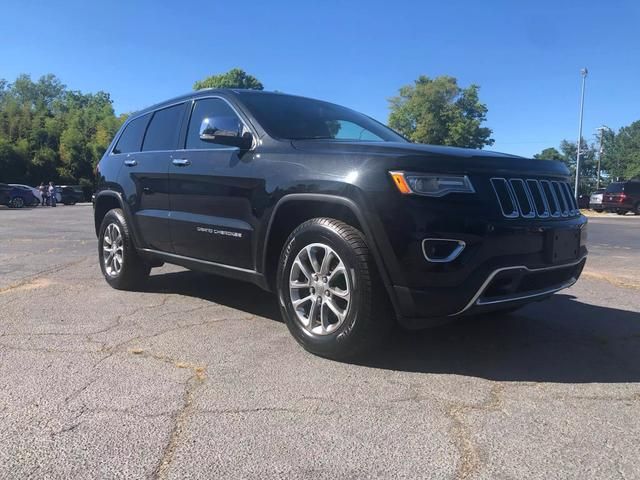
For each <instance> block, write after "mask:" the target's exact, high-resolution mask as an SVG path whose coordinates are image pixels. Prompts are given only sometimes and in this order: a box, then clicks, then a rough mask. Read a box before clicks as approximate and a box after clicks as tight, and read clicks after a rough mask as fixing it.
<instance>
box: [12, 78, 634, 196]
mask: <svg viewBox="0 0 640 480" xmlns="http://www.w3.org/2000/svg"><path fill="white" fill-rule="evenodd" d="M193 88H194V90H199V89H202V88H249V89H255V90H263V88H264V86H263V84H262V82H260V81H259V80H258V79H257V78H256V77H254V76H252V75H250V74H248V73H246V72H245V71H244V70H242V69H239V68H234V69H231V70H230V71H228V72H225V73H222V74H219V75H212V76H210V77H207V78H204V79H202V80H199V81H196V82H195V83H194V85H193ZM479 90H480V87H479V86H478V85H475V84H472V85H470V86H468V87H462V86H460V85H458V82H457V80H456V79H455V78H454V77H450V76H439V77H435V78H430V77H427V76H420V77H419V78H418V79H416V80H415V81H414V82H413V83H412V84H409V85H405V86H403V87H401V88H400V89H399V91H398V94H397V95H396V96H393V97H391V98H389V99H388V101H389V111H390V113H389V118H388V124H389V126H390V127H391V128H393V129H395V130H396V131H398V132H399V133H401V134H402V135H404V136H405V137H406V138H408V139H409V140H411V141H413V142H419V143H430V144H435V145H450V146H457V147H466V148H483V147H485V146H490V145H493V143H494V139H493V138H492V134H493V131H492V130H491V129H490V128H488V127H487V126H485V123H486V120H487V112H488V108H487V106H486V104H484V103H482V102H481V101H480V97H479ZM126 117H127V115H126V114H122V115H119V116H117V115H116V114H115V112H114V110H113V102H112V100H111V97H110V96H109V94H108V93H106V92H103V91H100V92H97V93H82V92H79V91H75V90H69V89H67V87H66V86H65V85H64V84H62V82H61V81H60V80H59V79H58V78H57V77H56V76H55V75H52V74H49V75H45V76H42V77H40V78H39V79H38V80H37V81H33V80H32V79H31V77H30V76H29V75H24V74H23V75H20V76H18V78H16V80H15V81H14V82H13V83H9V82H8V81H7V80H3V79H0V181H3V182H16V183H18V182H20V183H27V184H31V185H35V184H38V183H40V182H46V181H50V180H51V181H55V182H57V183H69V184H81V185H86V186H88V185H91V184H92V183H93V180H94V178H93V171H94V168H95V166H96V164H97V162H98V161H99V160H100V158H101V157H102V155H103V153H104V152H105V150H106V148H107V146H108V145H109V142H110V141H111V139H112V138H113V136H114V135H115V133H116V132H117V131H118V129H119V128H120V126H121V125H122V123H123V122H124V120H125V119H126ZM601 140H602V141H601V144H602V149H601V150H600V142H598V144H596V143H595V142H594V143H588V142H587V141H586V140H584V139H582V142H581V164H580V175H581V178H582V181H581V188H580V189H581V191H582V192H583V193H587V192H589V191H591V190H593V189H594V188H595V184H596V177H597V161H598V159H600V160H601V170H602V179H603V183H605V184H606V183H607V182H609V181H611V180H612V179H616V178H634V177H638V176H640V121H637V122H634V123H632V124H631V125H629V126H627V127H623V128H621V129H620V130H619V131H618V132H614V131H611V130H603V132H602V139H601ZM534 157H535V158H539V159H542V160H559V161H561V162H564V163H565V164H566V165H567V166H568V167H569V169H570V171H571V172H572V175H575V164H576V143H575V142H570V141H568V140H562V141H561V142H560V144H559V147H558V148H555V147H550V148H546V149H544V150H543V151H542V152H540V153H538V154H536V155H534Z"/></svg>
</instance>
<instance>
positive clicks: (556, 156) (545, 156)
mask: <svg viewBox="0 0 640 480" xmlns="http://www.w3.org/2000/svg"><path fill="white" fill-rule="evenodd" d="M533 158H537V159H540V160H556V161H559V162H563V161H564V156H563V155H562V154H561V153H560V152H559V151H558V149H556V148H554V147H550V148H545V149H544V150H542V151H541V152H540V153H536V154H535V155H534V156H533Z"/></svg>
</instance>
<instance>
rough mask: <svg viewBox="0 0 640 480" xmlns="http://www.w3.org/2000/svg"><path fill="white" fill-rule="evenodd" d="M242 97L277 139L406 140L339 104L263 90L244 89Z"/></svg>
mask: <svg viewBox="0 0 640 480" xmlns="http://www.w3.org/2000/svg"><path fill="white" fill-rule="evenodd" d="M240 99H241V101H242V102H243V103H244V104H245V106H246V107H247V108H248V109H249V110H250V111H251V113H252V114H253V116H254V117H255V118H256V120H258V122H259V123H260V125H262V127H263V128H264V129H265V130H266V131H267V133H268V134H269V135H270V136H272V137H275V138H280V139H287V140H313V139H331V140H366V141H385V142H406V140H405V139H404V137H402V136H401V135H398V134H397V133H396V132H394V131H393V130H391V129H390V128H388V127H385V126H384V125H382V124H381V123H378V122H376V121H375V120H373V119H372V118H369V117H367V116H366V115H363V114H361V113H358V112H356V111H354V110H350V109H348V108H345V107H341V106H340V105H335V104H332V103H328V102H322V101H320V100H312V99H310V98H304V97H295V96H291V95H282V94H277V93H263V92H242V93H241V94H240Z"/></svg>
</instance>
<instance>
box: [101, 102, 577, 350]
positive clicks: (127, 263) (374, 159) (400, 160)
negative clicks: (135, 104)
mask: <svg viewBox="0 0 640 480" xmlns="http://www.w3.org/2000/svg"><path fill="white" fill-rule="evenodd" d="M97 173H98V183H99V188H98V192H97V194H96V197H95V204H94V207H95V229H96V233H97V235H98V240H99V242H98V243H99V246H98V255H99V261H100V267H101V269H102V272H103V274H104V277H105V279H106V280H107V282H108V283H109V284H110V285H111V286H113V287H115V288H120V289H129V288H134V287H136V286H137V285H138V284H139V283H140V282H142V281H144V280H145V278H146V277H147V276H148V275H149V272H150V270H151V268H152V267H155V266H160V265H162V264H163V263H164V262H169V263H174V264H178V265H182V266H184V267H187V268H191V269H195V270H202V271H205V272H211V273H215V274H220V275H225V276H228V277H232V278H236V279H241V280H246V281H249V282H253V283H254V284H256V285H259V286H260V287H262V288H264V289H267V290H272V291H275V292H276V293H277V297H278V301H279V304H280V308H281V311H282V315H283V317H284V319H285V320H286V324H287V326H288V328H289V330H290V331H291V333H292V335H293V336H294V337H295V339H296V340H297V341H298V342H300V343H301V344H302V345H303V346H304V347H305V348H306V349H308V350H309V351H311V352H314V353H316V354H319V355H323V356H327V357H332V358H344V357H347V356H352V355H357V354H360V353H362V352H364V351H366V350H368V349H370V348H371V347H372V346H374V345H375V344H376V343H377V342H379V341H380V340H381V339H383V338H384V337H385V334H386V333H387V332H388V330H389V329H390V328H391V327H392V325H393V324H394V323H395V322H394V321H395V320H397V322H398V323H400V324H401V325H403V326H405V327H408V328H422V327H426V326H429V325H433V324H435V323H440V322H441V321H442V320H443V319H451V318H455V317H460V316H463V315H471V314H475V313H479V312H487V311H497V310H512V309H514V308H517V307H519V306H522V305H524V304H525V303H527V302H531V301H535V300H541V299H544V298H546V297H548V296H550V295H551V294H553V293H554V292H557V291H558V290H560V289H563V288H566V287H569V286H570V285H572V284H573V283H575V282H576V280H577V279H578V276H579V275H580V272H581V271H582V268H583V266H584V264H585V260H586V254H587V251H586V247H585V245H584V241H585V237H586V235H585V234H586V228H585V227H586V219H585V217H584V216H582V215H580V212H579V210H578V207H577V205H576V201H575V198H574V197H573V195H572V194H571V189H570V187H569V184H568V183H567V181H568V176H569V172H568V170H567V168H566V167H565V166H564V165H563V164H561V163H557V162H553V161H541V160H530V159H526V158H522V157H517V156H512V155H505V154H501V153H494V152H487V151H480V150H467V149H460V148H451V147H439V146H430V145H418V144H414V143H410V142H408V141H407V140H406V139H405V138H404V137H402V136H400V135H398V134H397V133H396V132H394V131H393V130H391V129H389V128H387V127H386V126H384V125H382V124H380V123H378V122H376V121H375V120H372V119H371V118H369V117H367V116H365V115H362V114H360V113H357V112H354V111H352V110H349V109H347V108H344V107H341V106H338V105H334V104H331V103H327V102H322V101H318V100H312V99H308V98H303V97H297V96H291V95H284V94H280V93H268V92H257V91H244V90H201V91H198V92H195V93H190V94H188V95H185V96H182V97H178V98H175V99H173V100H169V101H167V102H163V103H161V104H158V105H155V106H153V107H150V108H148V109H146V110H143V111H141V112H139V113H137V114H135V115H132V116H131V117H130V118H129V119H128V120H127V122H126V123H125V124H124V125H123V126H122V128H121V129H120V131H119V132H118V133H117V135H116V136H115V138H114V139H113V141H112V143H111V145H110V146H109V148H108V149H107V151H106V153H105V155H104V157H103V158H102V160H101V161H100V163H99V165H98V168H97Z"/></svg>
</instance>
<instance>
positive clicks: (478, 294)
mask: <svg viewBox="0 0 640 480" xmlns="http://www.w3.org/2000/svg"><path fill="white" fill-rule="evenodd" d="M585 258H587V256H586V255H584V256H582V257H580V258H579V259H578V260H576V261H574V262H571V263H565V264H562V265H552V266H550V267H542V268H529V267H527V266H525V265H516V266H512V267H502V268H498V269H496V270H494V271H493V272H491V273H490V274H489V276H488V277H487V279H486V280H485V281H484V283H483V284H482V285H481V286H480V288H479V289H478V290H477V291H476V293H475V294H474V295H473V297H471V300H469V303H467V305H466V306H465V307H464V308H463V309H462V310H460V311H459V312H456V313H452V314H450V315H449V316H450V317H455V316H456V315H460V314H462V313H464V312H466V311H467V310H469V309H470V308H471V307H473V306H474V305H482V304H479V303H477V302H478V299H479V298H480V297H481V296H482V294H483V293H484V291H485V290H486V289H487V287H488V286H489V284H490V283H491V281H492V280H493V279H494V278H495V276H496V275H498V274H499V273H501V272H505V271H507V270H526V271H528V272H530V273H531V272H534V273H535V272H544V271H549V270H557V269H559V268H567V267H575V266H576V265H578V264H580V262H582V261H583V260H584V259H585ZM571 280H573V282H572V283H570V282H571ZM571 280H570V281H569V282H566V283H564V284H562V285H561V286H557V285H556V286H555V287H552V288H549V289H545V290H544V291H538V292H533V293H526V294H523V295H518V296H514V297H510V298H504V299H499V300H495V301H492V300H489V301H488V302H491V303H507V302H513V301H517V300H523V299H526V298H534V297H538V296H542V295H548V294H550V293H554V292H557V291H559V290H562V289H563V288H568V287H570V286H571V285H573V284H574V283H575V282H577V281H578V279H577V278H575V277H573V278H572V279H571ZM488 302H487V303H484V304H483V305H489V304H490V303H488Z"/></svg>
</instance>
